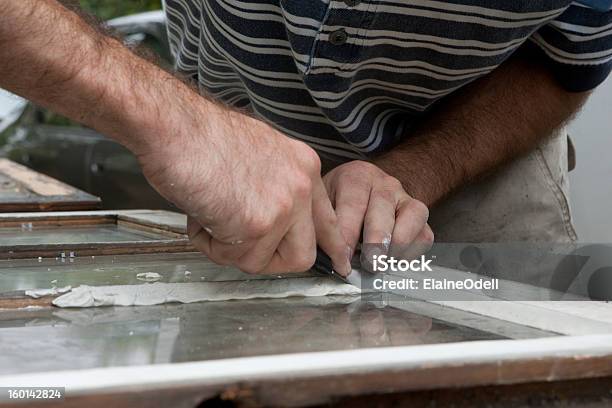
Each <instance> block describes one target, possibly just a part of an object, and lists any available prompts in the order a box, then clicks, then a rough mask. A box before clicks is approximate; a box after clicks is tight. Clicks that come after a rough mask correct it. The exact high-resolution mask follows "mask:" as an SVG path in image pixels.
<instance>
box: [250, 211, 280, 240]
mask: <svg viewBox="0 0 612 408" xmlns="http://www.w3.org/2000/svg"><path fill="white" fill-rule="evenodd" d="M273 226H274V219H273V218H272V217H270V216H259V217H254V218H251V219H250V220H249V221H248V222H247V223H246V225H245V235H246V237H247V238H248V239H258V238H261V237H263V236H265V235H267V234H268V233H269V232H270V230H272V228H273Z"/></svg>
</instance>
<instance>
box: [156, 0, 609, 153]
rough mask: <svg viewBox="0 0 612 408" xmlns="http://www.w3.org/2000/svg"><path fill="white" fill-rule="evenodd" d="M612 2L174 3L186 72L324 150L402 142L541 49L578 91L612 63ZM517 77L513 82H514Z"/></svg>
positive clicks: (215, 93)
mask: <svg viewBox="0 0 612 408" xmlns="http://www.w3.org/2000/svg"><path fill="white" fill-rule="evenodd" d="M611 8H612V0H581V1H575V2H572V1H570V0H165V10H166V13H167V18H168V32H169V39H170V44H171V51H172V54H173V55H174V57H175V66H176V69H177V70H178V71H180V72H181V73H183V74H185V75H187V76H189V77H190V78H192V79H193V80H194V81H196V82H197V83H198V84H199V86H200V89H201V91H202V92H203V93H206V94H208V95H211V96H212V97H214V98H217V99H219V100H221V101H223V102H224V103H226V104H228V105H232V106H235V107H238V108H244V109H247V110H250V111H252V112H253V113H254V114H255V115H257V116H258V117H260V118H262V119H263V120H265V121H266V122H268V123H270V124H271V125H272V126H274V127H275V128H277V129H278V130H280V131H281V132H283V133H284V134H286V135H289V136H291V137H295V138H297V139H300V140H303V141H304V142H306V143H308V144H309V145H310V146H312V147H313V148H315V149H316V150H317V151H318V152H319V153H320V154H322V155H324V156H328V157H329V156H331V157H334V158H336V159H341V160H348V159H367V158H369V157H372V156H373V155H375V154H377V153H380V152H383V151H386V150H388V149H391V148H392V147H393V146H395V145H397V144H398V143H400V142H401V141H402V140H403V139H404V138H407V137H410V129H411V127H412V126H414V125H415V124H416V123H417V122H418V121H419V119H420V118H422V117H424V115H427V112H428V110H430V109H431V108H432V107H433V106H434V104H435V103H436V102H437V101H440V100H441V99H443V98H444V97H446V96H448V95H450V94H452V93H453V92H455V91H457V90H458V89H460V88H461V87H463V86H465V85H467V84H469V83H470V82H472V81H474V80H475V79H478V78H480V77H482V76H483V75H486V74H488V73H490V72H491V71H492V70H494V69H495V68H496V67H497V66H499V65H500V64H502V63H503V62H504V61H505V60H506V59H507V58H508V57H509V56H510V55H512V54H513V53H514V52H516V51H517V50H519V49H521V50H525V49H531V51H533V53H534V55H536V58H540V59H541V60H542V63H543V64H547V65H548V66H549V67H550V68H551V70H552V72H553V73H554V74H555V77H556V78H557V79H558V81H559V83H560V85H561V86H563V87H564V88H566V89H567V90H570V91H585V90H589V89H592V88H594V87H595V86H597V85H598V84H599V83H600V82H602V81H603V80H604V79H605V78H606V76H607V75H608V73H609V71H610V69H611V65H612V11H610V9H611ZM508 86H512V84H511V83H509V84H508Z"/></svg>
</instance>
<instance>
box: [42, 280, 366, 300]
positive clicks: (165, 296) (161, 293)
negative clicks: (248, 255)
mask: <svg viewBox="0 0 612 408" xmlns="http://www.w3.org/2000/svg"><path fill="white" fill-rule="evenodd" d="M360 293H361V291H360V289H359V288H358V287H355V286H353V285H349V284H345V283H341V282H335V281H333V280H330V279H329V278H327V277H320V278H319V277H316V278H299V279H278V280H265V279H261V280H252V281H223V282H197V283H161V282H156V283H152V284H144V285H121V286H87V285H81V286H79V287H76V288H74V289H72V291H71V292H69V293H66V294H64V295H62V296H60V297H58V298H56V299H55V300H53V304H54V305H55V306H59V307H95V306H144V305H159V304H163V303H173V302H175V303H193V302H206V301H209V302H214V301H223V300H246V299H256V298H270V299H278V298H286V297H292V296H300V297H313V296H327V295H358V294H360Z"/></svg>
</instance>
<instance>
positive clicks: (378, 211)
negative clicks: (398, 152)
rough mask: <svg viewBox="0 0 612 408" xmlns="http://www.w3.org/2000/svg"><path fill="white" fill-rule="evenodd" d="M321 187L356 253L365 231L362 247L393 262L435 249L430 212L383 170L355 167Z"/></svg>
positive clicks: (332, 176) (331, 176)
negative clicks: (371, 247) (379, 252)
mask: <svg viewBox="0 0 612 408" xmlns="http://www.w3.org/2000/svg"><path fill="white" fill-rule="evenodd" d="M323 181H324V183H325V186H326V188H327V192H328V194H329V197H330V199H331V202H332V204H333V206H334V208H335V210H336V214H337V217H338V222H339V224H340V228H341V230H342V233H343V235H344V237H345V239H346V241H347V243H348V244H349V245H350V247H351V251H352V252H353V251H354V250H355V247H356V246H357V243H358V242H359V239H360V237H361V234H362V230H363V243H364V244H378V245H376V247H377V248H379V250H380V248H382V249H383V250H384V251H385V252H387V253H389V252H390V251H391V253H393V254H394V255H395V256H401V257H411V256H417V255H420V253H423V252H426V251H427V250H429V248H430V247H431V245H432V243H433V239H434V235H433V232H432V230H431V228H430V227H429V225H428V224H427V219H428V217H429V210H428V208H427V207H426V206H425V204H423V203H422V202H420V201H418V200H416V199H414V198H412V197H411V196H410V195H408V193H406V191H405V190H404V188H403V187H402V184H401V183H400V182H399V181H398V180H397V179H396V178H394V177H391V176H389V175H388V174H387V173H385V172H384V171H382V170H381V169H380V168H378V167H376V166H375V165H373V164H371V163H368V162H364V161H353V162H349V163H346V164H343V165H341V166H338V167H336V168H335V169H333V170H332V171H331V172H329V173H328V174H327V175H325V177H324V178H323ZM363 261H364V259H362V263H363ZM366 267H367V266H366Z"/></svg>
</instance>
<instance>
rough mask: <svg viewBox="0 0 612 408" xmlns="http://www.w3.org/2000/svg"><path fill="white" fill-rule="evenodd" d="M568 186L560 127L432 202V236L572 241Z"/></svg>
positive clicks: (466, 239) (450, 239)
mask: <svg viewBox="0 0 612 408" xmlns="http://www.w3.org/2000/svg"><path fill="white" fill-rule="evenodd" d="M568 187H569V183H568V138H567V133H566V131H565V129H562V130H561V131H559V132H557V133H556V134H555V135H554V136H553V137H552V138H551V139H549V140H547V141H546V142H544V143H542V144H541V145H540V146H539V147H538V148H537V149H536V150H534V151H533V152H532V153H530V154H529V155H527V156H525V157H523V158H520V159H518V160H515V161H514V162H513V163H511V164H509V165H507V166H505V167H504V168H502V169H500V170H499V171H497V172H496V173H495V174H493V175H491V176H489V177H487V178H485V179H483V180H481V181H479V182H477V183H474V184H472V185H470V186H467V187H465V188H463V189H462V190H461V191H459V192H457V193H455V194H454V195H452V196H451V197H449V198H448V199H446V200H445V201H444V202H442V203H440V204H439V205H438V206H436V207H435V208H432V209H431V216H430V225H431V227H432V229H433V231H434V234H435V236H436V241H437V242H517V241H532V242H548V243H569V242H573V241H576V239H577V235H576V231H575V229H574V226H573V225H572V218H571V212H570V202H569V195H568Z"/></svg>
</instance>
